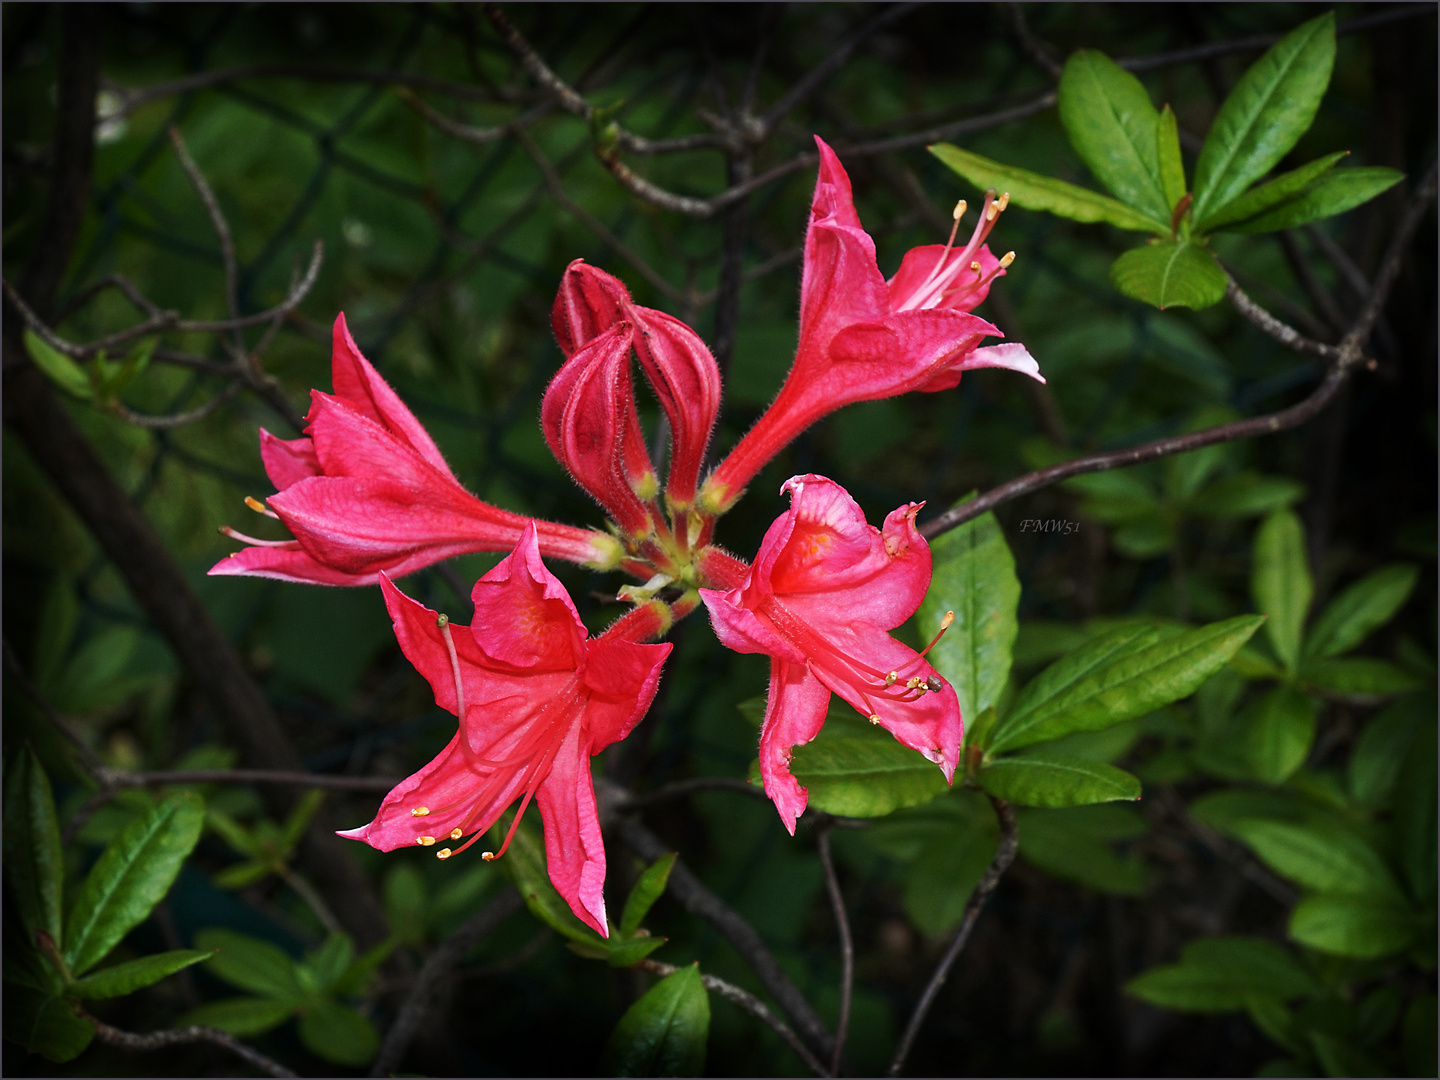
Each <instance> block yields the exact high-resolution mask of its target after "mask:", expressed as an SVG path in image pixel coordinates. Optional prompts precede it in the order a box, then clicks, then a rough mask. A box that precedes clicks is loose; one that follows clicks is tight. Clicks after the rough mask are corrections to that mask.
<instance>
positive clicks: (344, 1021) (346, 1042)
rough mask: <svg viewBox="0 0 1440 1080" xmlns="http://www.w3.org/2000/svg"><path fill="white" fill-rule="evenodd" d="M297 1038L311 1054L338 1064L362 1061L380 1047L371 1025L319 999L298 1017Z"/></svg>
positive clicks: (334, 1003)
mask: <svg viewBox="0 0 1440 1080" xmlns="http://www.w3.org/2000/svg"><path fill="white" fill-rule="evenodd" d="M300 1041H301V1042H303V1043H304V1044H305V1046H306V1049H308V1050H309V1051H310V1052H311V1053H312V1054H315V1055H317V1056H319V1057H322V1058H324V1059H325V1060H326V1061H333V1062H335V1063H336V1064H337V1065H352V1066H360V1065H364V1064H366V1063H367V1062H368V1061H369V1060H370V1059H371V1058H373V1057H374V1056H375V1052H376V1051H377V1050H379V1049H380V1036H379V1035H378V1034H377V1033H376V1031H375V1027H374V1025H372V1024H371V1023H370V1021H369V1020H367V1019H365V1017H363V1016H361V1015H360V1014H359V1013H358V1012H356V1011H355V1010H354V1009H351V1008H349V1007H348V1006H345V1005H340V1004H337V1003H336V1002H333V1001H322V1002H320V1003H318V1004H317V1005H315V1006H314V1007H313V1008H311V1009H310V1010H309V1011H307V1012H306V1013H305V1014H304V1015H302V1016H301V1017H300Z"/></svg>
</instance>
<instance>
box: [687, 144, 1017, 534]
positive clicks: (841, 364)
mask: <svg viewBox="0 0 1440 1080" xmlns="http://www.w3.org/2000/svg"><path fill="white" fill-rule="evenodd" d="M815 143H816V145H817V146H818V147H819V151H820V171H819V176H818V178H817V179H816V182H815V195H814V198H813V200H812V202H811V207H810V225H809V228H808V229H807V231H806V234H805V264H804V269H803V272H802V275H801V284H800V341H799V347H798V349H797V350H796V353H795V363H794V365H793V366H792V367H791V369H790V374H789V375H788V376H787V377H786V379H785V384H784V385H783V386H782V387H781V388H780V393H779V394H778V395H777V396H776V398H775V401H774V403H773V404H771V406H770V408H769V409H768V410H767V411H766V412H765V414H764V415H763V416H762V417H761V418H760V419H759V421H757V422H756V424H755V426H754V427H753V428H751V429H750V431H749V432H748V433H747V434H746V435H745V437H744V438H743V439H741V440H740V443H739V444H738V445H737V446H736V447H735V449H734V450H733V451H731V452H730V454H729V455H728V456H727V457H726V458H725V460H724V461H722V462H721V463H720V465H719V466H717V467H716V469H715V471H714V473H713V474H711V476H710V478H709V479H708V480H707V481H706V482H705V486H704V488H703V490H702V504H703V505H705V506H706V507H707V508H708V509H710V510H712V511H721V510H726V509H728V508H729V507H730V506H731V505H733V504H734V502H735V500H736V499H738V498H739V497H740V493H741V491H742V490H743V489H744V487H745V485H746V484H748V483H749V482H750V481H751V480H752V479H753V478H754V476H755V474H756V473H758V472H759V471H760V469H761V468H763V467H764V465H765V464H766V462H768V461H769V460H770V459H771V458H773V457H774V456H775V455H776V454H777V453H779V452H780V450H781V449H783V448H784V447H785V445H786V444H787V443H789V442H790V440H791V439H793V438H795V436H796V435H798V434H800V432H802V431H804V430H805V429H806V428H807V427H809V426H810V425H811V424H813V423H815V421H817V420H819V419H820V418H821V417H822V416H825V415H826V414H827V413H831V412H833V411H835V410H836V409H838V408H840V407H841V406H842V405H848V404H851V403H853V402H857V401H875V400H878V399H880V398H887V397H893V396H895V395H896V394H903V393H907V392H909V391H911V390H922V391H934V390H946V389H949V388H950V387H953V386H955V385H956V384H957V383H959V381H960V375H961V373H962V372H965V371H969V370H971V369H973V368H981V367H1003V368H1010V369H1011V370H1013V371H1019V372H1023V373H1024V374H1026V375H1029V376H1031V377H1032V378H1034V379H1038V380H1039V381H1040V382H1044V381H1045V380H1044V379H1043V378H1041V376H1040V367H1039V365H1038V364H1037V363H1036V362H1035V360H1034V358H1033V357H1031V355H1030V354H1029V353H1028V352H1027V351H1026V349H1025V346H1023V345H1020V344H1005V345H990V346H981V345H980V342H981V341H983V340H984V339H985V338H986V337H1003V336H1004V335H1003V334H1001V332H1000V331H999V330H998V329H996V328H995V327H994V326H992V325H991V324H990V323H988V322H986V321H985V320H984V319H982V318H980V317H978V316H976V315H972V314H970V310H971V309H972V308H974V307H975V306H976V305H977V304H979V303H980V301H982V300H984V299H985V296H986V295H987V294H988V292H989V290H990V285H991V283H992V282H993V281H994V280H995V278H996V277H999V276H1002V275H1003V274H1004V273H1005V267H1006V266H1008V265H1009V263H1010V261H1011V260H1012V259H1013V258H1014V256H1013V254H1011V255H1007V256H1006V257H1005V258H1003V259H996V258H995V257H994V256H993V255H991V254H990V251H989V249H988V248H987V247H986V246H985V245H984V243H983V241H984V240H985V237H986V235H987V234H988V233H989V231H990V229H991V227H992V226H993V225H994V223H995V220H996V218H997V216H998V215H999V213H1000V211H1001V210H1003V209H1004V206H1005V202H1006V200H1005V199H1004V197H1003V196H1002V197H1001V198H1000V199H999V200H997V199H995V198H994V196H993V194H992V195H989V196H987V197H986V199H985V202H984V205H983V206H982V207H981V211H980V218H979V221H978V223H977V224H976V226H975V232H974V235H973V236H972V237H971V239H970V242H969V243H968V244H966V245H965V246H964V247H963V248H960V249H956V248H955V246H954V234H953V233H952V235H951V242H950V243H948V244H945V245H943V246H942V245H939V244H931V245H927V246H925V247H918V248H913V249H912V250H911V251H910V252H909V253H907V254H906V256H905V258H904V259H903V260H902V262H901V264H900V269H899V270H898V271H897V272H896V274H895V276H894V277H893V278H891V279H890V280H889V281H888V282H887V281H886V280H885V279H884V277H883V276H882V275H881V273H880V269H879V267H878V265H877V264H876V261H875V242H874V241H873V240H872V239H871V238H870V234H869V233H867V232H866V231H865V230H864V228H863V227H862V226H861V224H860V217H859V215H858V214H857V213H856V212H855V203H854V199H853V197H852V195H851V191H850V178H849V176H847V175H846V173H845V169H844V167H843V166H842V165H841V164H840V160H839V158H837V157H836V156H835V153H834V151H833V150H831V149H830V147H828V146H827V145H825V142H824V141H823V140H821V139H820V138H819V137H818V136H817V137H816V139H815ZM960 209H961V208H960V207H957V215H956V219H955V220H956V226H957V228H958V225H959V220H960V219H959V211H960Z"/></svg>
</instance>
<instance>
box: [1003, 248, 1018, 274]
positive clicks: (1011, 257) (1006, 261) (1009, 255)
mask: <svg viewBox="0 0 1440 1080" xmlns="http://www.w3.org/2000/svg"><path fill="white" fill-rule="evenodd" d="M1014 261H1015V253H1014V252H1013V251H1007V252H1006V253H1005V254H1004V255H1003V256H1001V259H1000V269H1001V270H1004V269H1005V268H1006V267H1007V266H1009V265H1010V264H1011V263H1013V262H1014Z"/></svg>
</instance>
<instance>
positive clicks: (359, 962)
mask: <svg viewBox="0 0 1440 1080" xmlns="http://www.w3.org/2000/svg"><path fill="white" fill-rule="evenodd" d="M399 944H400V939H399V938H398V937H397V936H396V935H394V934H391V935H390V936H389V937H388V938H386V939H385V940H384V941H382V942H380V943H379V944H378V945H374V946H372V947H370V948H369V949H366V950H365V951H364V952H363V953H361V954H360V955H359V956H358V957H357V958H356V959H355V962H354V963H353V964H351V965H350V966H349V967H348V968H346V969H345V973H344V974H343V975H341V976H340V978H338V979H337V980H335V982H334V983H333V984H331V987H330V993H332V994H334V995H335V996H337V997H359V996H361V995H363V994H364V993H365V992H366V990H367V989H369V986H370V980H371V979H372V978H373V977H374V975H375V972H376V971H377V970H378V969H379V967H380V965H381V964H383V963H384V962H385V961H386V960H388V959H389V958H390V954H391V953H392V952H394V951H395V947H396V946H397V945H399Z"/></svg>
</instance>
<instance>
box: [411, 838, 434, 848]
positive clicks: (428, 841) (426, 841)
mask: <svg viewBox="0 0 1440 1080" xmlns="http://www.w3.org/2000/svg"><path fill="white" fill-rule="evenodd" d="M415 842H416V843H417V844H419V845H420V846H421V847H431V846H433V845H434V843H435V837H433V836H417V837H416V838H415Z"/></svg>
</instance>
